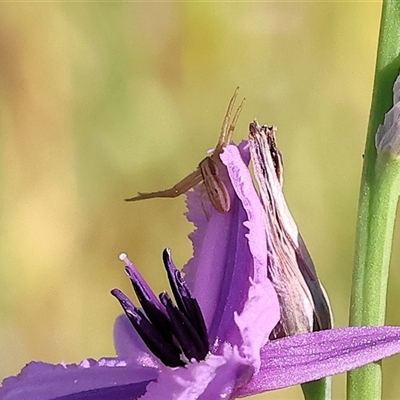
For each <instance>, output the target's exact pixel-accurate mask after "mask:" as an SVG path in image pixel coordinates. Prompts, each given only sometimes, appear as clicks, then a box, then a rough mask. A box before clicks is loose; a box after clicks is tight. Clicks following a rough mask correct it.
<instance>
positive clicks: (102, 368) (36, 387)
mask: <svg viewBox="0 0 400 400" xmlns="http://www.w3.org/2000/svg"><path fill="white" fill-rule="evenodd" d="M156 378H157V371H156V370H155V369H152V368H145V367H137V366H132V365H130V364H128V363H127V362H125V361H124V360H121V359H118V358H108V359H106V358H103V359H100V360H99V361H95V360H84V361H82V362H81V363H80V364H79V365H76V364H70V365H66V364H58V365H52V364H47V363H43V362H31V363H30V364H28V365H27V366H26V367H25V368H23V369H22V371H21V372H20V373H19V374H18V375H17V376H14V377H10V378H6V379H5V380H4V381H3V386H2V387H1V388H0V398H1V399H3V400H21V399H24V400H39V399H40V400H53V399H57V400H59V398H61V399H65V400H67V399H68V400H72V399H74V400H78V399H96V400H103V399H104V400H106V399H110V395H112V397H111V398H118V399H121V400H122V399H127V400H128V399H132V400H133V399H136V398H138V397H139V396H141V395H142V394H143V393H144V392H145V391H146V387H147V385H148V384H149V382H150V381H152V380H154V379H156Z"/></svg>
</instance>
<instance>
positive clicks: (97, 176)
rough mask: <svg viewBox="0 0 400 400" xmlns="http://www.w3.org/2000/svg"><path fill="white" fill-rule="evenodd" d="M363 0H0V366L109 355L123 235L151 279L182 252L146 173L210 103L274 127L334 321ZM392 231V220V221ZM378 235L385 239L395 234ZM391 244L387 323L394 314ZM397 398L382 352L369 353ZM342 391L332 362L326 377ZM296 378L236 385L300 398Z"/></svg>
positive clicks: (177, 224) (348, 199)
mask: <svg viewBox="0 0 400 400" xmlns="http://www.w3.org/2000/svg"><path fill="white" fill-rule="evenodd" d="M380 7H381V5H380V3H377V2H376V3H372V2H370V3H366V2H365V3H364V2H360V3H354V2H352V3H345V2H343V3H342V2H335V3H333V2H327V3H324V2H322V3H321V2H301V3H300V2H299V3H294V2H292V3H284V2H281V3H280V2H274V3H262V2H241V3H234V2H230V3H229V2H224V3H223V2H204V3H190V2H186V3H185V2H174V3H172V2H170V3H166V2H165V3H150V2H149V3H128V2H124V3H93V2H92V3H90V2H88V3H35V4H33V3H14V4H11V3H7V4H5V3H3V4H1V6H0V129H1V148H0V150H1V162H2V168H1V187H0V196H1V197H0V200H1V214H0V216H1V219H0V221H1V241H0V260H1V267H0V281H1V291H0V379H1V378H3V377H5V376H7V375H11V374H16V373H17V372H19V370H20V369H21V367H22V366H23V365H24V364H25V363H27V362H28V361H29V360H32V359H35V360H44V361H49V362H59V361H61V360H64V361H67V362H79V361H80V360H81V359H83V358H86V357H94V358H98V357H101V356H105V355H108V356H112V355H113V354H114V349H113V343H112V328H113V322H114V318H115V317H116V316H117V315H118V314H119V313H120V307H119V305H118V303H117V301H116V300H115V299H113V298H112V297H111V296H110V295H109V291H110V290H111V289H112V288H114V287H118V288H120V289H122V290H124V291H125V292H126V293H127V294H129V293H131V288H130V284H129V282H128V279H127V278H126V277H125V274H124V272H123V265H122V263H121V262H120V261H118V258H117V256H118V253H119V252H121V251H126V252H128V253H129V255H130V256H131V258H132V259H133V260H134V262H135V263H136V264H137V266H138V267H139V268H140V269H141V270H142V272H143V274H144V276H145V277H146V278H147V279H148V280H149V281H150V282H151V284H152V285H153V287H154V289H155V291H157V292H159V291H161V290H163V289H165V288H166V283H165V280H164V274H163V269H162V266H161V251H162V250H163V248H164V247H167V246H168V247H171V248H172V250H173V254H174V258H175V260H176V262H177V264H178V265H183V264H184V263H185V262H186V261H187V259H188V258H189V257H190V255H191V244H190V242H189V240H188V238H187V234H188V233H189V232H190V231H191V229H192V227H191V225H190V224H189V223H187V222H186V220H185V218H184V217H183V216H182V215H183V212H184V211H185V206H184V200H183V198H178V199H175V200H149V201H146V202H140V203H124V202H123V199H124V198H126V197H130V196H133V195H135V194H136V192H137V191H152V190H159V189H164V188H166V187H169V186H171V185H172V184H174V183H176V182H177V181H178V180H179V179H180V178H182V177H184V176H185V175H186V174H188V173H189V172H191V171H192V170H193V169H194V168H195V167H196V165H197V163H198V162H199V161H200V160H201V159H202V158H203V157H204V155H205V151H206V150H207V149H209V148H212V147H213V146H214V145H215V143H216V139H217V136H218V132H219V129H220V125H221V121H222V117H223V115H224V112H225V109H226V105H227V102H228V100H229V98H230V96H231V95H232V93H233V90H234V88H235V87H236V86H237V85H240V87H241V89H240V97H242V96H245V97H246V98H247V100H246V103H245V107H244V110H243V112H242V114H241V117H240V120H239V124H238V127H237V130H236V133H235V136H236V140H237V141H239V140H241V139H243V138H245V137H246V135H247V126H248V123H249V122H250V121H251V120H252V119H253V118H254V117H257V118H258V120H259V121H260V122H261V123H268V124H276V125H278V128H279V131H278V144H279V146H280V149H281V151H282V153H283V156H284V160H285V193H286V196H287V200H288V202H289V206H290V208H291V210H292V212H293V214H294V217H295V219H296V221H297V222H298V225H299V227H300V230H301V231H302V233H303V236H304V238H305V240H306V242H307V244H308V247H309V250H310V252H311V254H312V255H313V258H314V261H315V264H316V266H317V268H318V271H319V274H320V277H321V280H322V281H323V282H324V284H325V286H326V288H327V291H328V293H329V295H330V298H331V302H332V306H333V310H334V314H335V317H336V325H337V326H344V325H347V320H348V305H349V295H350V284H351V268H352V258H353V244H354V230H355V220H356V209H357V197H358V189H359V178H360V172H361V164H362V157H361V155H362V152H363V146H364V140H365V132H366V126H367V120H368V113H369V106H370V98H371V89H372V83H373V73H374V66H375V53H376V45H377V37H378V29H379V19H380ZM397 237H398V235H397ZM395 241H396V240H395ZM399 260H400V246H399V245H396V243H395V248H394V258H393V262H392V264H393V268H392V271H391V281H390V288H389V301H388V306H389V314H388V323H390V324H397V325H400V316H399V314H398V309H397V307H398V301H399V300H398V296H397V295H396V293H398V292H399V290H400V271H399V268H398V265H397V264H398V263H399ZM384 370H385V378H384V382H385V383H384V398H385V399H398V398H400V385H399V383H398V381H397V382H396V378H397V376H398V374H399V372H400V358H399V357H397V358H396V357H394V358H392V359H391V360H387V361H385V362H384ZM334 382H335V385H334V398H335V399H343V398H344V377H343V376H342V377H336V378H335V379H334ZM301 398H302V395H301V390H300V389H299V387H295V388H291V389H285V390H281V391H277V392H272V393H268V394H264V395H260V396H254V399H260V400H261V399H301Z"/></svg>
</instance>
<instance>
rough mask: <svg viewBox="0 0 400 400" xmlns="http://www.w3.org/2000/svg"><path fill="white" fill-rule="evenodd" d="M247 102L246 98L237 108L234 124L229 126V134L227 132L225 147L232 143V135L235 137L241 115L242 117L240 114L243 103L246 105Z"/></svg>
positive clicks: (233, 119)
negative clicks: (234, 133)
mask: <svg viewBox="0 0 400 400" xmlns="http://www.w3.org/2000/svg"><path fill="white" fill-rule="evenodd" d="M245 100H246V99H245V98H244V99H243V100H242V101H241V102H240V104H239V107H238V108H237V110H236V112H235V115H234V116H233V118H232V122H231V124H230V125H229V129H228V132H227V135H226V138H225V146H226V145H228V144H229V143H230V141H231V139H232V135H233V132H234V131H235V127H236V122H237V121H238V119H239V115H240V112H241V111H242V108H243V103H244V101H245Z"/></svg>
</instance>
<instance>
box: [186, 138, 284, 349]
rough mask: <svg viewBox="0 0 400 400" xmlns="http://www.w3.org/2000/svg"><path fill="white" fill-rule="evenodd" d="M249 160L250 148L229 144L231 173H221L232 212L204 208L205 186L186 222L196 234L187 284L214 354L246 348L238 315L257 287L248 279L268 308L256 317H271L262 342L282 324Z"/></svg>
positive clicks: (191, 199)
mask: <svg viewBox="0 0 400 400" xmlns="http://www.w3.org/2000/svg"><path fill="white" fill-rule="evenodd" d="M249 158H250V157H249V151H248V148H247V147H246V143H244V144H243V145H241V151H240V152H239V151H238V148H237V147H236V146H233V145H229V146H227V147H226V148H225V150H224V153H223V154H222V155H221V159H222V161H223V162H224V164H225V165H226V166H227V169H228V174H229V177H224V176H223V175H222V174H223V173H224V172H225V173H226V171H220V173H221V176H220V178H221V179H224V184H225V185H226V187H227V189H228V192H229V194H230V197H231V207H230V210H229V212H227V213H224V214H222V213H219V212H217V211H216V210H214V209H213V208H212V207H207V209H205V206H207V204H205V202H206V201H208V199H207V198H206V197H205V196H204V197H202V195H201V186H197V187H196V188H195V190H194V191H193V192H189V193H188V195H187V204H188V209H189V211H188V213H187V217H188V219H189V221H191V222H193V223H194V224H195V226H196V227H197V229H196V230H195V231H194V232H193V233H192V234H191V236H190V238H191V240H192V242H193V248H194V257H193V258H192V259H191V260H190V261H189V263H188V264H187V265H186V267H185V273H186V275H185V280H186V281H187V282H188V284H189V286H190V288H191V290H192V292H193V295H194V297H196V298H197V300H198V301H199V304H200V306H201V309H202V312H203V315H204V318H205V321H206V325H207V327H208V333H209V337H210V343H211V344H213V343H214V345H215V346H216V347H215V348H214V350H216V348H218V346H219V344H220V343H223V342H225V341H229V342H230V343H231V344H232V345H237V346H241V345H242V344H243V338H242V333H241V332H240V331H239V329H238V326H237V324H236V322H235V320H234V313H238V314H241V313H242V311H243V310H244V308H245V305H246V302H247V300H248V298H249V291H250V289H251V287H252V286H253V283H252V282H251V281H250V279H249V278H252V279H253V281H254V282H255V283H256V284H262V285H264V289H265V293H264V294H263V297H264V299H263V301H259V302H258V303H259V304H261V303H263V309H262V310H261V309H260V308H257V311H256V312H255V313H254V314H253V315H256V314H257V315H258V316H260V314H262V312H261V311H264V310H266V309H267V308H269V312H270V315H266V314H264V315H266V317H267V319H266V321H265V325H263V324H261V326H262V327H263V329H258V330H257V334H260V335H261V336H260V337H262V339H261V340H259V342H263V341H264V340H265V338H264V337H265V335H268V334H269V333H270V331H271V329H272V328H273V327H274V326H275V325H276V323H277V320H278V319H279V310H278V308H277V307H278V306H277V300H276V294H275V291H274V290H273V289H272V286H271V285H270V282H269V280H268V278H267V275H266V274H267V260H268V256H267V255H268V251H267V247H266V243H267V242H266V237H265V228H264V225H263V221H261V222H262V223H259V219H258V218H255V216H256V215H259V213H260V212H261V211H262V209H261V202H260V199H259V197H258V195H257V193H256V191H255V188H254V185H253V183H252V180H251V176H250V173H249V171H248V168H247V164H248V162H249ZM244 160H245V161H244ZM207 210H209V211H207ZM249 229H250V233H249ZM248 235H249V236H248ZM249 240H250V243H249ZM258 293H261V291H258ZM253 300H254V299H253ZM252 304H256V303H255V302H253V303H252ZM246 315H250V314H249V313H247V314H246ZM242 321H243V319H242ZM244 325H246V326H247V325H248V324H247V323H245V322H243V323H242V328H243V326H244ZM259 327H260V325H259ZM255 331H256V330H254V329H253V332H255Z"/></svg>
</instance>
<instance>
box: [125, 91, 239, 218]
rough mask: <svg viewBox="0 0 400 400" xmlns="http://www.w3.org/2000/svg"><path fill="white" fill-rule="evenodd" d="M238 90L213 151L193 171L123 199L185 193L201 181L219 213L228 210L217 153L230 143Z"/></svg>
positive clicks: (228, 199) (170, 195) (227, 195)
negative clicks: (156, 188) (166, 184)
mask: <svg viewBox="0 0 400 400" xmlns="http://www.w3.org/2000/svg"><path fill="white" fill-rule="evenodd" d="M238 90H239V87H237V88H236V90H235V92H234V94H233V96H232V98H231V99H230V101H229V104H228V108H227V110H226V113H225V117H224V120H223V122H222V127H221V132H220V135H219V139H218V143H217V145H216V146H215V149H214V151H213V153H212V154H211V155H210V156H207V157H206V158H204V159H203V160H202V161H200V163H199V165H198V167H197V169H196V170H195V171H193V172H192V173H191V174H189V175H188V176H187V177H186V178H183V179H182V180H181V181H179V182H178V183H177V184H176V185H174V186H173V187H172V188H170V189H165V190H160V191H158V192H151V193H140V192H139V193H138V195H137V196H135V197H132V198H130V199H125V201H138V200H145V199H153V198H156V197H177V196H180V195H181V194H183V193H186V192H187V191H188V190H189V189H191V188H193V187H194V186H196V185H197V184H199V183H200V182H203V183H204V186H205V189H206V191H207V194H208V197H209V198H210V201H211V203H212V205H213V206H214V207H215V209H216V210H217V211H218V212H220V213H226V212H228V211H229V209H230V197H229V194H228V190H227V188H226V186H225V184H224V183H223V182H222V180H221V179H220V178H219V176H218V171H219V167H220V166H221V165H222V162H221V160H220V158H219V155H220V154H221V153H222V152H223V151H224V147H225V146H226V145H228V144H229V143H230V141H231V138H232V135H233V132H234V130H235V125H236V122H237V120H238V118H239V114H240V112H241V111H242V107H243V102H244V99H243V100H242V102H241V103H240V105H239V107H238V108H237V110H236V112H235V114H234V116H233V118H232V121H231V115H232V110H233V107H234V104H235V100H236V98H237V95H238Z"/></svg>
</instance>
